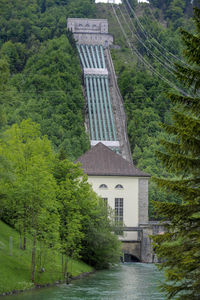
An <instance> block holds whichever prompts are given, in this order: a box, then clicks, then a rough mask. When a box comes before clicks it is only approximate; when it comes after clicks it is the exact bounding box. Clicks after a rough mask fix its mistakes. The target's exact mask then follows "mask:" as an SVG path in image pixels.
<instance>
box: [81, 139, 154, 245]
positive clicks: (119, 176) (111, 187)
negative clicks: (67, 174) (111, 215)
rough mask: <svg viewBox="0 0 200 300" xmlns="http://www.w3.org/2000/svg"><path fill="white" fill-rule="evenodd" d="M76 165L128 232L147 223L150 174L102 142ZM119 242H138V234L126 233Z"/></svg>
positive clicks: (84, 155)
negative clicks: (80, 167)
mask: <svg viewBox="0 0 200 300" xmlns="http://www.w3.org/2000/svg"><path fill="white" fill-rule="evenodd" d="M76 162H80V163H81V164H82V168H83V171H84V173H86V174H87V175H88V181H89V183H91V185H92V187H93V190H94V191H95V192H96V193H97V194H98V195H99V196H101V197H102V198H103V199H104V201H105V202H107V203H108V205H109V206H110V207H111V208H112V209H113V210H114V211H115V219H116V221H120V223H121V222H123V224H124V225H125V226H126V227H129V229H130V228H135V227H138V226H140V225H146V224H148V180H149V177H150V176H149V175H148V174H145V173H143V172H142V171H140V170H139V169H137V168H136V167H135V166H134V165H133V164H131V163H130V162H128V161H127V160H125V159H124V158H122V157H121V156H120V155H118V154H116V153H115V152H114V151H112V150H111V149H109V148H108V147H106V146H105V145H103V144H102V143H98V144H97V145H96V146H94V147H92V148H91V149H90V150H89V151H88V152H86V153H85V154H83V155H82V156H81V157H80V158H79V159H78V160H77V161H76ZM120 239H121V240H124V241H126V240H137V233H136V232H131V231H130V232H128V231H127V232H126V231H125V232H124V236H123V237H121V238H120Z"/></svg>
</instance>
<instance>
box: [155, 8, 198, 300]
mask: <svg viewBox="0 0 200 300" xmlns="http://www.w3.org/2000/svg"><path fill="white" fill-rule="evenodd" d="M195 23H196V25H197V26H196V27H197V34H195V35H192V34H190V33H188V32H186V31H184V30H182V31H181V33H182V36H183V40H184V42H185V54H186V57H187V59H188V61H189V62H190V66H188V67H187V68H186V67H185V68H183V67H182V66H180V65H178V64H177V77H178V78H179V79H180V80H182V81H184V82H185V84H187V85H188V86H189V87H192V89H193V91H194V94H196V95H195V96H194V97H186V96H181V95H177V94H171V95H170V99H171V101H172V103H173V104H174V105H175V107H176V109H174V110H173V123H172V124H171V125H166V124H165V125H164V129H165V131H166V132H167V133H168V134H169V135H170V136H171V137H173V139H172V140H171V139H170V140H163V141H162V144H163V146H164V150H163V151H161V152H158V157H159V158H160V159H161V160H162V162H163V163H164V165H165V167H166V168H167V169H168V170H169V171H170V172H172V173H173V174H174V178H173V179H171V180H169V179H165V178H161V179H155V180H156V182H157V184H158V185H159V186H160V187H162V188H163V189H164V190H167V192H173V193H175V194H176V195H179V196H180V197H181V199H182V201H181V203H179V204H177V203H171V204H169V203H159V202H157V203H156V207H157V211H158V214H159V215H161V216H162V218H163V219H164V220H167V221H168V222H169V225H168V226H167V231H166V233H164V234H163V235H160V236H156V237H154V243H155V247H156V251H157V254H158V256H159V257H160V258H161V259H162V260H164V262H163V263H162V264H161V266H160V267H161V268H163V269H164V270H165V273H166V278H167V279H166V284H164V285H163V289H164V290H165V291H166V293H167V295H168V299H171V298H173V297H174V296H176V299H181V300H182V299H188V300H189V299H199V297H200V288H199V286H200V285H199V278H200V268H199V263H198V262H199V258H200V256H199V255H200V253H199V247H200V244H199V242H200V236H199V228H200V215H199V209H200V205H199V196H200V186H199V183H200V178H199V168H200V162H199V149H200V148H199V140H200V136H199V124H200V119H199V116H200V113H199V111H200V110H199V109H200V107H199V100H200V99H199V85H198V82H199V80H200V76H199V74H197V72H198V73H199V70H200V62H199V56H198V55H196V49H199V47H200V10H198V9H196V10H195Z"/></svg>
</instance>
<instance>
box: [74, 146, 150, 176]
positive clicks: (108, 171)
mask: <svg viewBox="0 0 200 300" xmlns="http://www.w3.org/2000/svg"><path fill="white" fill-rule="evenodd" d="M77 162H80V163H81V164H82V166H81V167H82V169H83V171H84V173H86V174H87V175H94V176H133V177H150V175H149V174H145V173H144V172H142V171H140V170H139V169H137V168H136V167H135V166H134V165H133V164H131V163H130V162H129V161H127V160H126V159H124V158H123V157H122V156H120V155H119V154H116V153H115V152H114V151H112V150H111V149H109V148H108V147H106V146H105V145H103V144H102V143H98V144H97V145H96V146H94V147H92V148H91V149H90V150H89V151H87V152H86V153H85V154H83V155H82V156H81V157H79V158H78V159H77V160H76V163H77Z"/></svg>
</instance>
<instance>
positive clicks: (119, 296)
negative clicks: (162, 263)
mask: <svg viewBox="0 0 200 300" xmlns="http://www.w3.org/2000/svg"><path fill="white" fill-rule="evenodd" d="M163 280H164V275H163V273H162V272H160V271H159V270H158V269H157V268H156V266H155V265H153V264H142V263H124V264H120V265H116V266H113V267H112V268H110V269H109V270H102V271H98V272H95V273H94V274H92V275H90V276H89V277H86V278H83V279H80V280H73V281H72V282H71V283H70V284H68V285H66V284H60V285H58V286H54V287H48V288H43V289H35V290H32V291H28V292H24V293H22V294H19V295H14V296H7V297H5V299H6V300H36V299H37V300H50V299H51V300H69V299H70V300H83V299H84V300H102V299H105V300H108V299H109V300H132V299H134V300H164V299H166V297H165V295H163V293H162V292H161V291H160V290H159V285H160V282H162V281H163Z"/></svg>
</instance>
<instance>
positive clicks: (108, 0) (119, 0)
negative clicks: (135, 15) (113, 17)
mask: <svg viewBox="0 0 200 300" xmlns="http://www.w3.org/2000/svg"><path fill="white" fill-rule="evenodd" d="M95 3H113V4H122V0H95Z"/></svg>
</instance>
